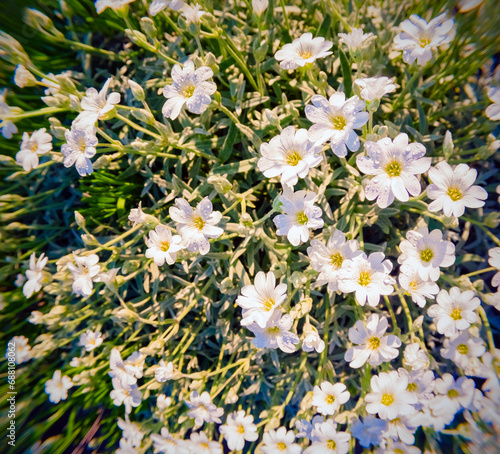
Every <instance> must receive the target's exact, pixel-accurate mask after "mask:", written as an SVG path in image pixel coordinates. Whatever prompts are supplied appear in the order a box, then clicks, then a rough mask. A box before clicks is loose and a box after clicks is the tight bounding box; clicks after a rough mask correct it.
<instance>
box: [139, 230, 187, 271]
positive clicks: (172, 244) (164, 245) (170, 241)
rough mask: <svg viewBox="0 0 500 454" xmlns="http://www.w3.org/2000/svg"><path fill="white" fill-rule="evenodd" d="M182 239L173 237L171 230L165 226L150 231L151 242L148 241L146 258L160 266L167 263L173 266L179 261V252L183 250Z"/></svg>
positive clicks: (177, 236) (176, 236)
mask: <svg viewBox="0 0 500 454" xmlns="http://www.w3.org/2000/svg"><path fill="white" fill-rule="evenodd" d="M181 241H182V238H181V237H180V236H179V235H172V232H171V231H170V229H169V228H168V227H167V226H165V225H161V224H160V225H157V226H156V227H155V229H154V230H150V231H149V240H148V239H146V245H147V246H148V249H147V250H146V254H145V255H146V257H147V258H150V259H151V258H152V259H153V260H154V262H155V263H156V264H157V265H158V266H162V265H163V264H164V263H165V262H167V263H168V264H169V265H173V264H174V263H175V260H176V259H177V252H179V251H180V250H181V249H182V245H181Z"/></svg>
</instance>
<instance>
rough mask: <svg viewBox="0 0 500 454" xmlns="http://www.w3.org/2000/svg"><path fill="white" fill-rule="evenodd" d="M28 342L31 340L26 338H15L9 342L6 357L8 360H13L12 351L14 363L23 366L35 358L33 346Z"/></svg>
mask: <svg viewBox="0 0 500 454" xmlns="http://www.w3.org/2000/svg"><path fill="white" fill-rule="evenodd" d="M28 342H29V339H27V338H26V337H24V336H14V337H13V338H12V339H11V340H10V341H9V342H8V346H7V350H6V352H5V357H6V358H7V359H8V360H11V354H12V349H14V362H15V363H16V364H22V363H25V362H26V361H29V360H30V359H31V358H32V357H33V352H32V351H31V346H30V345H29V344H28ZM9 353H10V354H9Z"/></svg>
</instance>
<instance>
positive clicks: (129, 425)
mask: <svg viewBox="0 0 500 454" xmlns="http://www.w3.org/2000/svg"><path fill="white" fill-rule="evenodd" d="M117 425H118V427H119V428H120V429H121V430H122V431H123V432H122V437H123V438H125V439H126V440H127V441H128V442H130V444H131V445H132V446H134V447H136V448H137V447H139V446H141V441H142V439H143V438H144V433H143V432H142V431H141V428H140V426H139V425H138V424H136V423H133V422H130V420H129V418H128V416H126V417H125V420H123V419H122V418H118V421H117Z"/></svg>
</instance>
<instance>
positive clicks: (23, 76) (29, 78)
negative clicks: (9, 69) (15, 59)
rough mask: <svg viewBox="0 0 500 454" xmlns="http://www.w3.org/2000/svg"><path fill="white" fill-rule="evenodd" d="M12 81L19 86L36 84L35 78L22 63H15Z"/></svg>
mask: <svg viewBox="0 0 500 454" xmlns="http://www.w3.org/2000/svg"><path fill="white" fill-rule="evenodd" d="M14 83H15V84H16V85H17V86H18V87H19V88H24V87H32V86H34V85H36V84H37V80H36V79H35V77H34V76H33V74H31V73H30V72H29V71H28V70H27V69H26V68H25V67H24V66H23V65H17V66H16V70H15V71H14Z"/></svg>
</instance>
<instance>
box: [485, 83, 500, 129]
mask: <svg viewBox="0 0 500 454" xmlns="http://www.w3.org/2000/svg"><path fill="white" fill-rule="evenodd" d="M488 98H490V101H491V102H492V103H493V104H490V105H489V106H488V107H487V108H486V111H485V113H486V116H487V117H488V118H489V119H490V120H494V121H498V120H500V87H489V88H488Z"/></svg>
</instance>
